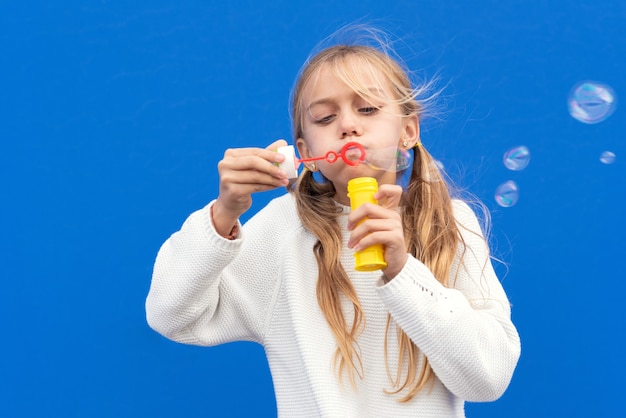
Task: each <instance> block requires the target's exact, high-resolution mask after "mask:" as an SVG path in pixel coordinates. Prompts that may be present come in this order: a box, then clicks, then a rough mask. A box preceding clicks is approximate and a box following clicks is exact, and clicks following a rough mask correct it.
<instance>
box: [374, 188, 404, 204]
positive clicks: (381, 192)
mask: <svg viewBox="0 0 626 418" xmlns="http://www.w3.org/2000/svg"><path fill="white" fill-rule="evenodd" d="M374 199H377V200H378V204H379V205H380V206H382V207H385V208H388V209H395V208H397V207H398V206H399V205H400V201H401V200H402V187H400V186H398V185H396V184H381V185H380V187H379V188H378V192H376V193H375V194H374Z"/></svg>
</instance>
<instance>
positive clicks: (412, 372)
mask: <svg viewBox="0 0 626 418" xmlns="http://www.w3.org/2000/svg"><path fill="white" fill-rule="evenodd" d="M322 66H325V68H330V70H331V71H332V72H333V73H334V74H335V75H336V76H337V77H339V78H340V79H341V80H342V81H344V82H345V83H346V84H347V85H348V86H350V87H351V88H352V89H354V91H355V92H357V93H358V94H359V95H363V96H364V97H365V98H367V99H372V97H371V95H376V94H377V93H376V92H375V91H374V92H372V91H371V90H368V89H367V88H365V87H367V86H363V83H362V82H361V81H360V80H359V77H357V76H356V74H362V73H363V71H366V72H367V74H368V76H373V77H376V78H374V79H375V80H377V81H380V82H381V83H386V85H385V86H386V87H389V88H390V89H391V91H392V92H393V94H394V96H395V97H394V98H393V99H391V100H392V101H393V102H395V103H397V104H398V105H399V107H400V109H401V111H402V113H403V115H406V116H407V117H409V116H413V115H417V116H419V115H420V114H421V112H422V106H421V105H420V104H419V103H418V101H417V97H418V95H420V94H421V93H422V89H421V88H414V87H412V85H411V81H410V79H409V77H408V74H407V71H406V70H405V69H404V68H403V66H402V65H401V64H400V63H399V62H398V61H397V60H396V59H394V58H392V57H391V55H390V54H389V53H388V52H387V51H384V50H383V51H381V50H379V49H378V48H376V47H373V46H368V45H336V46H332V47H328V48H326V49H324V50H322V51H321V52H320V53H318V54H317V55H315V56H314V57H313V58H312V59H310V60H309V61H308V62H307V63H305V66H304V67H303V70H302V71H301V73H300V77H299V78H298V81H297V83H296V85H295V86H294V90H293V94H292V102H291V105H292V119H293V133H294V135H295V138H303V137H304V131H303V115H304V112H305V111H306V109H305V108H304V105H303V102H302V100H303V99H302V91H303V89H304V88H305V86H306V85H307V83H310V82H312V81H313V80H314V79H315V77H316V76H317V74H318V73H319V71H320V69H321V68H322ZM357 69H358V71H359V72H358V73H357ZM381 75H382V76H383V79H380V76H381ZM375 99H376V100H387V101H389V98H384V97H375ZM414 153H415V158H414V163H413V167H412V172H411V178H410V182H409V185H408V187H407V190H406V192H405V193H404V195H403V204H402V210H403V211H402V222H403V227H404V233H405V242H406V243H407V251H408V252H410V253H411V254H412V255H413V256H415V257H416V258H417V259H419V260H421V261H422V262H423V263H424V264H425V265H426V266H428V268H429V269H430V270H431V271H432V272H433V274H434V276H435V277H436V278H437V280H439V281H440V282H441V283H442V284H443V285H444V286H449V280H450V279H449V276H450V274H451V269H452V264H453V261H454V259H455V256H456V252H457V248H458V246H459V243H460V240H461V237H460V235H459V231H458V227H457V225H456V222H455V219H454V216H453V213H452V204H451V199H450V194H449V190H448V187H449V186H448V183H447V182H446V181H445V180H444V178H443V177H442V175H441V173H440V171H439V170H438V168H437V166H436V164H435V161H434V160H433V158H432V157H431V155H430V154H429V153H428V152H427V151H426V150H425V149H424V147H423V146H422V145H421V144H418V145H416V146H415V148H414ZM324 180H325V179H324ZM290 191H291V192H292V193H293V194H294V195H295V198H296V202H297V209H298V214H299V216H300V219H301V220H302V223H303V224H304V226H305V227H306V228H307V229H308V230H309V231H310V232H311V233H312V234H313V235H315V237H316V238H317V240H318V241H317V243H316V244H315V246H314V254H315V257H316V260H317V265H318V270H319V273H318V281H317V299H318V303H319V306H320V309H321V310H322V312H323V314H324V316H325V318H326V321H327V322H328V325H329V327H330V329H331V330H332V332H333V334H334V336H335V339H336V341H337V345H338V347H337V350H336V352H335V356H334V364H335V367H336V372H337V373H338V376H339V378H340V380H341V379H343V375H344V373H346V374H347V376H348V379H349V381H350V383H351V384H352V386H353V387H354V386H355V379H356V375H358V376H359V377H360V378H363V365H362V362H361V357H360V355H359V351H358V341H357V339H358V336H359V334H360V332H361V330H362V328H363V327H364V326H365V318H364V315H363V310H362V308H361V304H360V302H359V299H358V296H357V294H356V291H355V289H354V287H353V285H352V283H351V281H350V279H349V277H348V275H347V274H346V272H345V270H344V269H343V267H342V265H341V262H340V259H339V254H340V251H341V248H342V238H341V229H340V227H339V224H338V222H337V217H338V216H339V214H340V213H341V211H342V209H341V208H340V207H339V206H338V205H337V204H336V203H335V201H334V200H333V196H334V194H335V188H334V186H333V184H332V183H331V182H330V181H326V180H325V181H316V180H315V179H314V178H313V174H312V173H311V172H310V171H308V170H304V171H303V173H302V174H301V175H300V177H299V178H298V179H297V180H296V182H295V184H292V185H290ZM342 295H343V297H345V298H346V299H347V301H348V303H351V304H352V306H353V308H354V317H353V318H352V323H350V324H348V321H347V319H346V318H345V316H344V311H343V309H342V306H341V297H342ZM390 327H391V316H390V315H389V314H388V316H387V327H386V331H385V341H384V355H385V361H386V364H387V371H388V375H389V378H390V383H391V385H392V389H390V390H387V389H385V392H387V393H390V394H399V393H400V392H402V391H405V393H404V394H402V396H401V397H400V399H399V400H400V401H401V402H408V401H410V400H411V399H413V397H414V396H415V395H416V394H417V393H419V392H420V391H421V390H422V389H424V388H425V387H426V386H427V385H428V384H429V382H432V379H433V372H432V369H431V367H430V365H429V363H428V359H427V358H426V357H425V355H424V354H423V353H420V350H419V348H418V347H417V346H416V345H415V343H413V341H411V339H410V338H409V337H408V336H407V335H406V333H405V332H404V331H403V330H401V329H400V328H399V327H397V326H396V328H397V339H398V341H397V342H398V349H399V353H398V358H397V369H396V372H395V373H392V372H391V368H390V367H389V359H388V358H387V345H388V336H389V331H390ZM420 364H421V367H420V366H419V365H420ZM418 368H419V370H418ZM394 374H395V376H394ZM381 389H382V388H381Z"/></svg>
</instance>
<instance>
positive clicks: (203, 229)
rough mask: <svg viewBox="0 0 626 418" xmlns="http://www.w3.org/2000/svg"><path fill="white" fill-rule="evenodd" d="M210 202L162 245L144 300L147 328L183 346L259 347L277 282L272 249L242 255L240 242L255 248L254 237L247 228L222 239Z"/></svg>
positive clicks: (262, 249) (242, 248)
mask: <svg viewBox="0 0 626 418" xmlns="http://www.w3.org/2000/svg"><path fill="white" fill-rule="evenodd" d="M213 203H214V202H211V203H210V204H209V205H207V206H206V207H205V208H203V209H201V210H199V211H197V212H194V213H193V214H191V215H190V216H189V218H187V220H186V221H185V223H184V224H183V226H182V227H181V229H180V230H179V231H178V232H176V233H174V234H173V235H172V236H171V237H170V238H169V239H168V240H167V241H165V243H164V244H163V245H162V246H161V248H160V250H159V252H158V255H157V258H156V262H155V265H154V271H153V276H152V283H151V286H150V291H149V293H148V297H147V299H146V317H147V321H148V324H149V325H150V326H151V327H152V328H153V329H154V330H155V331H157V332H159V333H160V334H162V335H163V336H165V337H167V338H169V339H172V340H174V341H178V342H181V343H186V344H194V345H217V344H221V343H225V342H230V341H236V340H248V341H257V342H261V340H262V338H263V330H264V327H265V321H266V318H267V316H268V312H269V310H270V307H271V303H270V302H271V300H272V298H273V294H274V283H275V282H276V281H277V277H278V274H277V272H276V268H275V265H276V263H275V262H272V260H273V259H275V258H273V257H272V254H268V253H267V252H268V251H271V248H272V247H271V246H265V247H264V248H260V249H258V251H246V245H245V244H244V243H245V242H246V241H248V244H249V245H255V244H254V241H255V238H254V237H253V236H249V235H251V234H249V233H248V231H246V228H245V227H243V228H241V230H240V232H239V236H238V238H237V239H235V240H229V239H225V238H223V237H221V236H220V235H219V234H218V233H217V232H216V231H215V229H214V227H213V224H212V222H211V217H210V216H211V215H210V208H211V205H212V204H213ZM252 235H254V234H252ZM248 248H249V247H248ZM244 253H245V254H247V256H246V257H243V256H239V255H240V254H242V255H243V254H244ZM251 254H252V256H251Z"/></svg>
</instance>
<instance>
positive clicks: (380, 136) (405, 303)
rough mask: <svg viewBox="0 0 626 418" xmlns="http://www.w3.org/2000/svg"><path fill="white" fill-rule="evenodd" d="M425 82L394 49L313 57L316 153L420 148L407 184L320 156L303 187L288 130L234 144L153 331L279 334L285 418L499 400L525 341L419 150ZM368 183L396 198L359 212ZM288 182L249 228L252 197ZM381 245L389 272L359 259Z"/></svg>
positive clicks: (155, 308) (307, 116)
mask: <svg viewBox="0 0 626 418" xmlns="http://www.w3.org/2000/svg"><path fill="white" fill-rule="evenodd" d="M418 92H419V89H416V88H413V87H412V86H411V82H410V80H409V78H408V76H407V73H406V71H404V70H403V67H402V66H401V65H400V64H399V63H398V61H397V60H394V59H393V58H392V57H391V55H390V54H388V53H387V52H384V50H381V49H380V48H375V47H372V46H363V45H338V46H333V47H329V48H327V49H325V50H323V51H322V52H321V53H319V54H318V55H316V56H314V57H313V58H311V59H310V60H309V61H308V62H307V63H306V65H305V66H304V68H303V70H302V71H301V73H300V77H299V79H298V81H297V83H296V86H295V89H294V92H293V97H292V117H293V127H294V138H296V141H295V143H296V146H297V148H298V151H299V154H300V156H301V157H303V158H309V157H314V156H319V155H324V153H326V152H327V151H329V150H332V151H334V152H336V153H339V152H340V149H341V148H342V146H343V145H344V144H345V143H346V142H357V143H359V144H361V145H362V146H363V147H364V149H365V150H366V152H369V151H374V150H376V149H380V148H386V147H389V146H391V147H394V148H396V147H397V149H398V150H402V151H405V150H409V149H411V148H412V149H413V152H414V154H415V158H414V163H413V166H412V168H411V173H410V181H409V184H408V186H407V187H406V190H403V188H402V187H400V186H398V185H396V183H397V181H398V179H397V177H398V174H397V173H396V172H394V171H381V170H377V169H374V168H372V167H371V166H369V165H368V164H358V165H356V166H352V165H347V164H344V163H342V162H341V161H339V162H335V163H332V164H331V163H329V162H327V161H324V160H322V161H315V162H310V163H306V168H305V169H304V170H303V172H302V173H301V174H300V176H299V178H298V179H297V180H296V181H292V182H291V183H289V180H288V179H287V176H286V173H285V172H284V171H283V170H281V169H280V167H279V164H280V163H282V162H283V161H284V158H285V157H284V156H283V155H282V154H280V153H277V152H275V151H276V149H277V148H278V147H281V146H284V145H286V142H285V141H284V140H279V141H276V142H274V143H273V144H271V145H270V146H269V147H267V148H265V149H261V148H243V149H231V150H227V151H226V152H225V154H224V158H223V159H222V161H220V163H219V164H218V171H219V175H220V190H219V195H218V197H217V199H215V200H214V201H212V202H211V203H209V204H208V205H207V206H206V207H205V208H203V209H200V210H199V211H197V212H195V213H193V214H191V216H190V217H189V218H188V219H187V220H186V222H185V223H184V224H183V226H182V228H181V230H180V231H178V232H176V233H175V234H173V235H172V236H171V237H170V238H169V239H168V240H167V241H166V242H165V243H164V244H163V246H162V247H161V249H160V251H159V253H158V256H157V260H156V264H155V267H154V275H153V279H152V284H151V288H150V292H149V295H148V298H147V302H146V312H147V320H148V323H149V324H150V326H151V327H152V328H153V329H154V330H156V331H157V332H159V333H161V334H162V335H164V336H166V337H167V338H170V339H172V340H174V341H178V342H181V343H187V344H197V345H205V346H211V345H216V344H222V343H226V342H229V341H235V340H247V341H256V342H258V343H259V344H262V345H263V346H264V348H265V351H266V355H267V359H268V363H269V366H270V369H271V372H272V378H273V382H274V387H275V393H276V400H277V407H278V413H279V415H280V416H315V417H317V416H324V417H382V416H390V417H401V416H412V417H463V416H464V415H465V413H464V401H474V402H480V401H492V400H495V399H497V398H499V397H500V396H501V395H502V394H503V392H504V391H505V389H506V388H507V386H508V384H509V382H510V379H511V376H512V374H513V371H514V369H515V366H516V364H517V360H518V357H519V355H520V341H519V337H518V334H517V331H516V329H515V327H514V325H513V324H512V322H511V319H510V305H509V302H508V300H507V297H506V295H505V293H504V290H503V289H502V286H501V285H500V283H499V281H498V278H497V277H496V275H495V272H494V270H493V268H492V265H491V262H490V257H489V250H488V247H487V244H486V241H485V239H484V238H483V235H482V233H481V228H480V226H479V223H478V221H477V218H476V216H475V215H474V213H473V211H472V210H471V209H470V207H469V206H468V205H467V204H465V203H464V202H463V201H461V200H458V199H451V197H450V193H449V191H448V189H447V186H446V183H445V182H444V179H443V178H442V176H441V174H440V173H439V171H438V169H437V167H436V165H435V164H434V162H433V159H432V157H431V156H430V155H429V154H428V152H427V151H426V150H425V149H424V147H423V146H422V145H421V143H420V129H419V119H418V117H419V115H420V114H421V111H422V109H421V106H420V104H419V103H418V102H417V100H416V96H417V93H418ZM314 172H318V174H316V175H313V173H314ZM365 176H367V177H373V178H375V179H376V180H377V181H378V183H379V184H380V187H379V190H378V192H377V193H376V195H375V196H374V198H375V199H377V200H378V202H379V204H378V205H376V204H365V205H363V206H361V207H359V208H358V209H355V210H353V211H352V210H351V209H350V207H349V197H348V194H347V184H348V182H349V181H350V180H351V179H353V178H356V177H365ZM281 186H287V187H288V190H289V193H287V194H285V195H283V196H281V197H278V198H276V199H274V200H273V201H272V202H270V203H269V204H268V205H267V206H266V207H265V208H263V209H262V210H260V211H259V212H258V213H257V214H255V215H254V216H253V217H252V218H251V219H250V220H249V221H248V222H247V223H246V224H245V225H244V226H242V225H241V224H240V223H239V221H238V219H239V217H240V216H241V215H242V214H243V213H244V212H246V210H248V209H249V208H250V206H251V201H252V200H251V195H252V193H255V192H259V191H265V190H270V189H275V188H277V187H281ZM373 244H382V245H383V246H384V259H385V262H386V264H387V265H386V267H384V269H382V270H379V271H373V272H362V271H356V270H355V268H354V261H353V253H354V252H355V251H358V250H360V249H362V248H366V247H368V246H370V245H373Z"/></svg>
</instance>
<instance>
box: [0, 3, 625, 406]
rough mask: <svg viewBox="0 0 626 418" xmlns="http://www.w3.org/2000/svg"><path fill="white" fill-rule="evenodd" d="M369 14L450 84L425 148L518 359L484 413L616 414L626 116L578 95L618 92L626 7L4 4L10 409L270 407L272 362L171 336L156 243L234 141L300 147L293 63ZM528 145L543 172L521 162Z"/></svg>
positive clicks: (0, 386)
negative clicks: (508, 197) (512, 334)
mask: <svg viewBox="0 0 626 418" xmlns="http://www.w3.org/2000/svg"><path fill="white" fill-rule="evenodd" d="M363 18H365V19H366V20H367V21H377V20H379V19H382V21H383V22H385V24H384V26H385V27H386V28H388V29H390V30H391V31H392V32H394V33H396V34H397V35H399V36H401V37H402V40H403V45H405V48H404V49H403V50H402V51H401V53H403V55H404V56H405V58H406V59H407V61H408V63H409V65H410V66H411V67H412V68H413V69H415V70H417V71H418V73H419V74H422V75H424V76H426V77H433V76H435V75H439V77H440V80H441V81H440V87H444V91H443V94H442V95H441V96H440V100H439V109H440V110H442V112H441V113H440V114H439V116H438V118H432V119H430V120H425V121H424V122H423V123H424V125H423V135H422V139H423V142H424V143H425V145H426V146H427V147H428V148H429V149H430V150H431V151H432V153H433V154H434V155H435V156H436V157H437V158H438V159H439V160H440V161H441V162H442V164H443V165H444V166H445V167H446V169H447V170H448V171H449V173H450V174H451V175H452V177H453V178H454V179H455V180H456V181H457V182H458V183H460V184H461V185H464V186H466V187H467V188H469V189H470V190H471V191H472V192H473V193H475V194H477V195H478V196H479V197H481V198H482V199H483V200H484V201H485V202H486V203H487V205H488V206H489V207H490V208H491V209H492V211H493V221H494V230H493V232H494V235H493V244H494V246H495V247H494V248H495V253H496V255H498V256H499V257H500V258H502V259H503V260H504V261H505V262H506V267H504V266H499V267H498V270H499V272H500V273H501V276H502V280H503V284H504V287H505V289H506V291H507V293H508V295H509V297H510V299H511V302H512V303H513V318H514V321H515V323H516V324H517V326H518V328H519V331H520V334H521V337H522V352H523V353H522V357H521V359H520V362H519V366H518V369H517V371H516V374H515V376H514V378H513V381H512V383H511V385H510V388H509V390H508V391H507V392H506V394H505V395H504V396H503V397H502V398H501V399H500V400H498V401H497V402H494V403H488V404H469V405H468V406H467V414H468V416H469V417H503V416H506V417H529V416H532V417H555V416H567V417H589V416H593V417H613V416H616V415H617V414H618V412H619V411H620V410H621V409H623V408H622V407H621V406H622V400H621V398H622V396H623V391H624V383H623V381H624V380H623V376H624V373H625V372H626V363H625V361H624V356H623V355H622V354H623V349H622V347H621V342H622V341H623V340H624V337H625V335H624V334H625V326H624V308H623V307H624V302H623V300H622V299H623V298H622V296H623V294H624V291H625V290H626V289H625V285H624V279H626V277H625V274H624V270H623V268H622V266H623V259H621V257H622V256H623V255H622V252H623V241H624V236H625V233H626V227H625V223H624V210H623V205H624V201H625V198H626V193H625V192H626V190H625V188H626V186H625V184H626V181H625V180H626V170H625V168H624V167H625V165H624V160H625V157H626V149H625V145H624V140H625V139H626V137H625V135H624V133H625V132H626V118H625V116H626V113H625V112H626V107H625V106H621V107H620V104H619V103H618V104H617V107H616V108H615V111H614V113H613V114H612V115H611V116H610V117H608V118H607V119H606V120H604V121H602V122H600V123H596V124H587V123H582V122H580V121H578V120H576V119H575V118H573V117H572V116H571V115H570V113H569V111H568V108H567V97H568V95H569V94H570V91H571V89H572V87H573V86H574V85H575V84H576V83H578V82H580V81H583V80H595V81H598V82H601V83H605V84H607V85H608V86H611V87H612V88H613V90H614V92H615V94H616V96H617V98H618V99H619V97H620V94H621V95H622V97H623V96H624V95H625V93H626V78H625V77H624V74H625V73H626V58H625V52H626V37H625V36H624V22H625V21H626V3H625V2H620V1H614V0H594V1H586V0H579V1H576V2H572V1H558V0H553V1H541V2H540V1H522V0H519V1H513V0H510V1H496V0H472V1H469V0H468V1H440V0H405V1H395V2H382V1H370V0H363V1H360V2H358V3H355V4H353V3H352V2H348V1H343V2H341V1H337V2H332V1H331V2H328V1H327V2H315V1H307V2H302V1H294V0H273V1H271V2H257V1H252V0H248V1H233V2H226V1H214V0H208V1H207V0H205V1H180V0H178V1H173V0H154V1H150V2H141V1H125V2H122V1H106V0H100V1H69V0H67V1H59V2H39V3H37V2H31V1H23V2H3V4H2V5H1V6H0V52H1V53H0V71H1V72H2V77H0V92H1V95H0V115H1V118H2V123H1V124H0V139H1V141H2V150H1V151H0V179H2V189H1V199H2V200H1V201H2V204H1V205H0V222H1V234H0V249H1V251H0V274H1V278H2V292H1V293H0V295H1V296H0V297H1V299H2V303H0V317H1V318H2V319H3V330H2V331H3V332H2V348H3V355H2V356H0V375H1V376H2V377H1V378H0V416H2V417H35V416H37V417H40V416H63V417H87V416H88V417H143V416H150V417H222V416H224V417H228V416H233V417H236V416H274V415H275V414H276V407H275V402H274V395H273V389H272V383H271V377H270V374H269V371H268V367H267V363H266V361H265V357H264V353H263V350H262V348H261V347H259V346H257V345H254V344H250V343H236V344H228V345H225V346H221V347H214V348H198V347H189V346H183V345H179V344H175V343H173V342H170V341H167V340H165V339H164V338H162V337H160V336H159V335H157V334H156V333H154V332H153V331H152V330H150V329H149V328H148V326H147V324H146V321H145V314H144V299H145V296H146V294H147V291H148V286H149V282H150V278H151V272H152V266H153V262H154V258H155V255H156V252H157V250H158V248H159V246H160V245H161V243H162V242H163V241H164V240H165V239H166V238H167V237H168V236H169V235H170V234H171V233H172V232H174V231H175V230H176V229H177V228H178V227H179V226H180V225H181V224H182V222H183V220H184V219H185V217H186V216H187V215H188V214H189V213H191V212H192V211H194V210H196V209H198V208H200V207H202V206H204V205H205V204H206V203H207V202H208V201H210V200H211V199H212V198H213V197H215V196H216V193H217V186H218V177H217V170H216V164H217V162H218V161H219V160H220V159H221V157H222V154H223V151H224V149H225V148H227V147H237V146H265V145H266V144H269V143H270V142H272V141H274V140H275V139H277V138H287V139H289V138H290V122H289V117H288V105H287V102H288V95H289V91H290V88H291V85H292V82H293V80H294V78H295V76H296V72H297V70H298V69H299V67H300V65H301V63H302V62H303V61H304V59H305V58H306V57H307V55H308V53H309V51H310V50H311V49H312V48H313V47H314V46H315V44H316V43H317V42H318V41H320V40H321V39H322V38H323V37H325V36H326V35H328V34H330V33H331V32H332V31H333V30H335V29H337V28H338V27H339V26H341V25H343V24H345V23H349V22H352V21H354V20H357V19H363ZM605 104H606V101H605ZM590 105H594V103H590ZM595 105H596V106H601V105H602V104H601V103H595ZM520 145H525V146H527V147H528V149H529V150H530V154H531V160H530V164H529V165H528V167H527V168H525V169H524V170H521V171H511V170H509V169H507V168H506V167H505V166H504V165H503V162H502V155H503V154H504V152H506V151H507V150H509V149H511V148H512V147H516V146H520ZM603 151H610V152H612V153H614V155H615V161H614V162H613V163H611V164H608V163H603V162H602V161H600V155H601V153H602V152H603ZM508 180H512V181H515V182H516V184H517V185H518V187H519V201H518V202H517V204H516V205H514V206H511V207H506V208H505V207H501V206H499V205H498V204H497V203H496V201H495V200H494V191H495V189H496V188H497V187H498V185H499V184H501V183H503V182H506V181H508ZM271 197H273V195H272V194H271V193H268V194H263V195H258V196H257V197H256V199H255V208H256V209H258V208H259V207H260V206H261V205H263V204H264V203H266V202H267V200H268V199H270V198H271Z"/></svg>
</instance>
